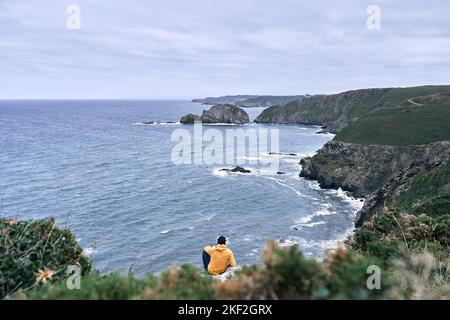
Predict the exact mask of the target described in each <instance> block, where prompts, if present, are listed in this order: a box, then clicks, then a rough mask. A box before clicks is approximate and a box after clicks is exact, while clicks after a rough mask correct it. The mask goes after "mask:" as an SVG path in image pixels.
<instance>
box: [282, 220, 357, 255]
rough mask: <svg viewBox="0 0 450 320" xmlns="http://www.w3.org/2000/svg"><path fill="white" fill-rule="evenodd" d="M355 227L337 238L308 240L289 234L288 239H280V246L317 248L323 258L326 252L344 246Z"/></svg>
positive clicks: (306, 248) (303, 248) (304, 248)
mask: <svg viewBox="0 0 450 320" xmlns="http://www.w3.org/2000/svg"><path fill="white" fill-rule="evenodd" d="M353 230H354V228H353V227H350V228H348V229H347V230H345V231H344V232H343V233H341V234H339V235H337V236H336V238H335V239H329V240H307V239H304V238H301V237H297V236H289V237H288V238H287V239H281V240H279V241H278V243H279V246H280V247H292V246H294V245H298V246H299V247H300V249H302V250H308V249H315V250H318V251H319V252H320V256H319V257H317V259H318V260H322V259H323V258H324V257H325V254H326V253H327V252H329V251H330V250H333V249H336V248H337V247H340V246H344V241H345V240H346V239H347V238H348V237H349V236H350V235H351V234H352V233H353Z"/></svg>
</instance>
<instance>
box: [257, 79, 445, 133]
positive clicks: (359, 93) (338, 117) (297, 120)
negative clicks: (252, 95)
mask: <svg viewBox="0 0 450 320" xmlns="http://www.w3.org/2000/svg"><path fill="white" fill-rule="evenodd" d="M444 91H450V86H421V87H411V88H385V89H361V90H352V91H347V92H343V93H339V94H334V95H322V96H313V97H310V98H306V99H304V100H302V101H294V102H290V103H287V104H285V105H278V106H273V107H271V108H268V109H266V110H264V111H263V112H262V113H261V114H260V115H259V116H258V117H257V119H256V120H255V122H258V123H284V124H313V125H321V126H323V127H324V128H325V129H326V130H327V131H329V132H338V131H340V130H341V129H343V128H345V127H346V126H347V125H349V124H350V123H352V122H353V121H356V120H358V119H360V118H362V117H364V116H366V115H368V114H370V113H372V112H374V111H377V110H381V109H387V108H392V107H395V106H397V105H399V104H400V103H402V102H403V101H405V100H407V99H410V98H414V97H419V96H425V95H431V94H436V93H440V92H444Z"/></svg>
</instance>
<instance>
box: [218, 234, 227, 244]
mask: <svg viewBox="0 0 450 320" xmlns="http://www.w3.org/2000/svg"><path fill="white" fill-rule="evenodd" d="M217 243H218V244H225V243H227V238H225V237H224V236H220V237H218V238H217Z"/></svg>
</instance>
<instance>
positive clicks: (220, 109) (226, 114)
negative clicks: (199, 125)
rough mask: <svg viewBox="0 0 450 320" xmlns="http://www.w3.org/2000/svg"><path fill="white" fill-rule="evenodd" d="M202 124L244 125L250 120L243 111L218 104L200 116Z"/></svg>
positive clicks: (228, 105) (231, 106) (229, 105)
mask: <svg viewBox="0 0 450 320" xmlns="http://www.w3.org/2000/svg"><path fill="white" fill-rule="evenodd" d="M202 121H203V122H204V123H235V124H245V123H249V122H250V118H249V116H248V114H247V112H245V111H244V110H243V109H241V108H239V107H235V106H233V105H231V104H218V105H215V106H213V107H211V108H210V109H209V110H208V111H206V110H204V111H203V114H202Z"/></svg>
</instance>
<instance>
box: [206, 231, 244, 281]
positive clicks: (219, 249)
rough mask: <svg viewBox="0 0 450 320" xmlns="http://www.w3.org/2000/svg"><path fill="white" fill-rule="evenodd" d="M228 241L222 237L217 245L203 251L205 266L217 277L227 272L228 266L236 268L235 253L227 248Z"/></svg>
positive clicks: (207, 247)
mask: <svg viewBox="0 0 450 320" xmlns="http://www.w3.org/2000/svg"><path fill="white" fill-rule="evenodd" d="M226 242H227V239H226V238H225V237H224V236H220V237H219V238H218V239H217V245H215V246H206V247H205V248H204V249H203V265H204V267H205V270H206V271H208V272H209V273H210V274H211V275H214V276H217V275H220V274H222V273H224V272H225V271H227V268H228V266H230V267H232V268H234V267H236V260H234V256H233V252H232V251H231V250H230V249H228V248H227V245H226Z"/></svg>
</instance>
